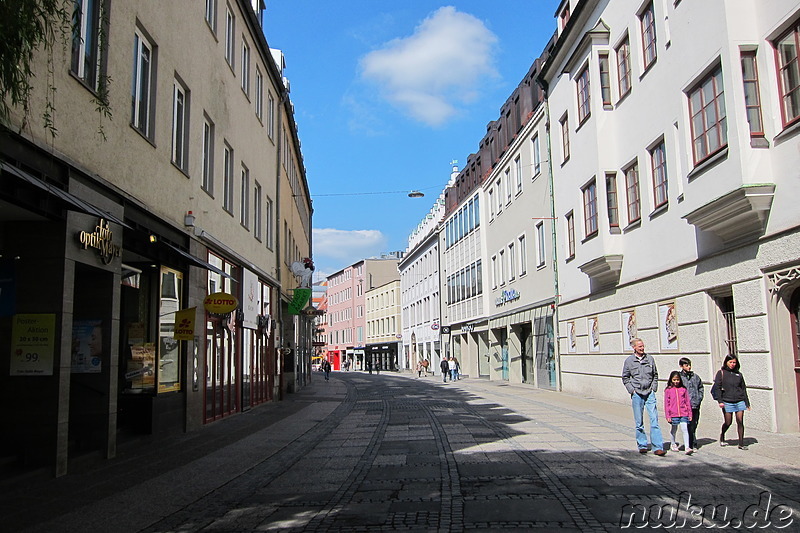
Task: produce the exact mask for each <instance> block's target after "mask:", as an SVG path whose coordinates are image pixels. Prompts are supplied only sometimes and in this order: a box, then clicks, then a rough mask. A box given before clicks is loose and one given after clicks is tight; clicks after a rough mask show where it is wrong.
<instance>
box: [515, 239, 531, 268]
mask: <svg viewBox="0 0 800 533" xmlns="http://www.w3.org/2000/svg"><path fill="white" fill-rule="evenodd" d="M517 243H518V247H519V275H520V277H522V276H524V275H525V274H527V273H528V258H527V253H528V243H527V242H526V240H525V234H524V233H523V234H522V235H520V236H519V237H517Z"/></svg>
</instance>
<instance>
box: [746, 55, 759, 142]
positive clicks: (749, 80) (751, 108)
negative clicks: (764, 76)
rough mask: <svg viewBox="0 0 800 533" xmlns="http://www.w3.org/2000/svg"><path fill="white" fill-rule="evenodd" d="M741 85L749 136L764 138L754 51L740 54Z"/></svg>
mask: <svg viewBox="0 0 800 533" xmlns="http://www.w3.org/2000/svg"><path fill="white" fill-rule="evenodd" d="M741 60H742V83H743V84H744V105H745V110H746V114H747V123H748V124H749V125H750V135H751V136H754V137H763V136H764V124H763V122H762V120H761V94H760V92H759V90H758V67H757V65H756V52H755V50H752V51H748V52H742V56H741Z"/></svg>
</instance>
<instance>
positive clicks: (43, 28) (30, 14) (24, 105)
mask: <svg viewBox="0 0 800 533" xmlns="http://www.w3.org/2000/svg"><path fill="white" fill-rule="evenodd" d="M74 9H75V1H74V0H0V36H2V37H0V123H2V124H3V125H9V119H10V112H11V108H21V109H22V111H23V120H22V124H20V125H19V127H20V129H22V128H24V127H25V126H26V124H27V122H28V119H29V117H30V113H31V103H30V98H31V91H32V89H33V86H34V81H35V78H36V74H35V73H34V72H33V61H34V56H35V55H36V54H37V53H38V52H42V53H43V54H44V55H45V57H46V58H47V72H46V73H43V74H44V75H45V76H46V77H45V79H44V80H42V83H46V93H45V104H44V110H43V111H42V115H41V117H42V121H43V126H44V127H45V128H46V129H47V130H48V131H49V132H50V135H51V136H53V137H55V136H56V134H57V133H58V130H57V129H56V126H55V111H56V109H55V104H54V101H55V93H56V87H55V83H54V81H55V68H54V63H55V62H54V60H53V51H54V48H55V45H56V44H58V43H60V44H61V45H62V48H63V50H64V52H65V53H66V52H67V50H68V48H69V46H70V42H71V39H72V35H73V27H72V25H73V22H74V21H73V13H74ZM101 39H102V40H101V43H102V44H101V45H102V46H105V45H106V40H105V35H104V34H103V35H101ZM109 83H110V78H109V77H108V76H102V77H101V79H100V83H99V87H98V91H97V94H96V96H95V98H93V99H92V102H93V103H94V104H95V105H96V109H97V111H98V112H99V113H101V117H105V118H111V108H110V106H109V100H108V86H109ZM98 132H99V133H100V135H101V136H102V137H103V138H105V134H104V133H103V128H102V123H101V125H100V127H99V130H98Z"/></svg>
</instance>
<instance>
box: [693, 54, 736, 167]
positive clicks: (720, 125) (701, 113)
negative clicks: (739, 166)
mask: <svg viewBox="0 0 800 533" xmlns="http://www.w3.org/2000/svg"><path fill="white" fill-rule="evenodd" d="M717 80H719V85H720V86H721V87H722V89H721V90H719V89H718V87H717V85H718V83H717ZM709 82H711V83H712V86H713V87H712V89H713V92H714V97H713V99H712V101H711V102H706V101H705V87H706V85H707V83H709ZM694 95H699V97H700V109H699V110H695V102H694V100H695V98H694ZM686 96H687V98H688V101H689V128H690V132H691V138H692V159H693V161H694V164H695V166H697V165H698V164H700V163H702V162H703V161H705V160H707V159H708V158H710V157H712V156H713V155H714V154H716V153H718V152H720V151H722V150H723V149H725V148H726V147H727V146H728V127H727V107H726V106H725V82H724V79H723V77H722V65H721V64H719V63H718V64H717V65H716V66H714V67H713V68H712V69H710V70H709V71H708V73H707V74H705V75H704V76H703V77H702V78H701V79H700V80H699V81H698V82H697V83H696V84H695V85H694V86H693V87H692V89H690V90H689V91H688V92H687V93H686ZM720 103H721V104H722V106H721V109H720ZM712 104H713V106H714V115H715V117H716V121H715V122H714V123H713V124H710V125H709V124H708V123H707V120H706V119H707V113H706V110H707V109H708V108H709V106H711V105H712ZM697 117H699V118H700V119H701V121H702V127H703V131H702V132H701V134H700V135H698V134H697V132H696V128H695V119H696V118H697ZM712 131H713V132H714V133H716V136H717V141H718V146H717V147H715V148H714V149H713V150H712V149H710V148H709V146H710V144H708V140H707V137H708V136H709V134H710V132H712ZM698 141H703V142H704V143H705V144H706V146H705V151H704V153H703V154H700V155H698V146H697V144H698Z"/></svg>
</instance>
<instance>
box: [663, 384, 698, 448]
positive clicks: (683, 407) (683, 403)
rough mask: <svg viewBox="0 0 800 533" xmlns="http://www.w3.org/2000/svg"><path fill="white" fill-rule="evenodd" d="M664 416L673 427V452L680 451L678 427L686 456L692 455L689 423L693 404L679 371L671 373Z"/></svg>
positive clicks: (671, 430)
mask: <svg viewBox="0 0 800 533" xmlns="http://www.w3.org/2000/svg"><path fill="white" fill-rule="evenodd" d="M664 416H666V417H667V422H668V423H670V424H671V425H672V427H671V428H670V435H671V436H672V446H671V447H670V449H671V450H672V451H673V452H677V451H680V448H679V447H678V438H677V435H676V433H677V432H678V427H679V426H680V428H681V435H682V436H683V448H684V450H686V455H692V453H694V450H693V449H692V446H691V444H690V442H691V441H690V440H689V421H690V420H691V419H692V403H691V401H690V400H689V391H688V390H687V389H686V387H685V386H684V385H683V381H682V380H681V373H680V372H678V371H677V370H673V371H672V373H670V375H669V381H668V382H667V388H666V389H664Z"/></svg>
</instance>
